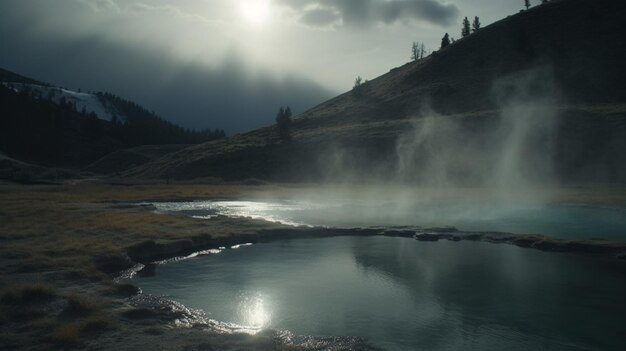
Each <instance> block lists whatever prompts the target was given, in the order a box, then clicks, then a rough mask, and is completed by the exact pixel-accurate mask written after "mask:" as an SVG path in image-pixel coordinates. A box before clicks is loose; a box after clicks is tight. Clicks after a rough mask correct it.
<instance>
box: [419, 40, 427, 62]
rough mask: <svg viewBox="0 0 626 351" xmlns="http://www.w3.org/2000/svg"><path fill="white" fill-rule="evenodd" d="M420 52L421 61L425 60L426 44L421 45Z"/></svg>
mask: <svg viewBox="0 0 626 351" xmlns="http://www.w3.org/2000/svg"><path fill="white" fill-rule="evenodd" d="M419 52H420V59H423V58H424V56H425V55H426V48H425V47H424V43H421V44H420V48H419Z"/></svg>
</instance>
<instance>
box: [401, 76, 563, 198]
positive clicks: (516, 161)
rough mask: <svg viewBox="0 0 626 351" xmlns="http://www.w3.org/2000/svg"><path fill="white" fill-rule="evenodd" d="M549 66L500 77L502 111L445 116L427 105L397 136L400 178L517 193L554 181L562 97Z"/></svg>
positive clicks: (495, 89) (498, 89) (495, 95)
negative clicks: (410, 126) (406, 129)
mask: <svg viewBox="0 0 626 351" xmlns="http://www.w3.org/2000/svg"><path fill="white" fill-rule="evenodd" d="M551 76H552V75H551V73H550V70H549V69H548V68H540V69H534V70H531V71H526V72H523V73H521V74H517V75H515V76H511V77H507V78H504V79H501V80H498V81H496V82H495V84H494V87H493V98H494V100H495V101H496V102H497V104H498V106H499V107H500V108H499V111H498V112H493V113H492V115H491V116H488V117H484V116H475V117H473V116H469V117H468V116H463V117H459V116H443V115H439V114H437V113H436V112H434V111H432V110H430V109H429V108H424V110H423V111H422V113H421V116H422V117H421V118H418V119H416V120H415V122H414V123H413V128H412V130H410V131H409V132H407V133H405V134H403V135H401V136H400V137H399V138H398V142H397V145H396V152H397V158H398V163H397V179H398V180H399V181H401V182H415V181H417V183H419V184H421V185H426V186H430V187H433V186H434V187H438V188H442V187H443V188H450V187H459V186H468V185H471V186H480V187H486V188H489V189H491V190H492V191H493V192H495V193H497V194H500V195H503V196H512V195H513V194H514V193H520V192H523V193H527V192H528V191H533V190H535V189H537V188H539V187H545V186H548V185H550V184H551V183H552V144H553V140H554V138H553V136H554V134H555V133H554V127H555V124H556V120H557V113H558V109H557V98H556V95H557V94H556V93H555V91H556V89H555V88H554V84H553V80H552V78H551Z"/></svg>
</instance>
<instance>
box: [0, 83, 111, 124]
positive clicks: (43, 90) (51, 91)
mask: <svg viewBox="0 0 626 351" xmlns="http://www.w3.org/2000/svg"><path fill="white" fill-rule="evenodd" d="M0 84H2V85H4V86H6V87H8V88H10V89H12V90H14V91H16V92H23V91H25V92H28V93H29V94H31V95H33V96H35V97H38V98H40V99H46V100H50V101H52V102H54V103H56V104H60V103H61V101H62V100H63V98H65V101H66V103H71V104H75V105H76V111H79V112H81V111H85V112H86V113H92V112H93V113H95V114H96V115H97V116H98V118H100V119H103V120H106V121H110V120H111V119H112V118H113V115H117V116H118V117H120V114H119V113H117V112H116V111H115V108H114V107H113V106H110V105H109V104H104V103H103V102H102V100H101V99H100V98H99V97H98V96H97V95H95V94H90V93H82V92H77V91H73V90H68V89H63V88H59V87H53V86H43V85H36V84H25V83H9V82H3V83H0Z"/></svg>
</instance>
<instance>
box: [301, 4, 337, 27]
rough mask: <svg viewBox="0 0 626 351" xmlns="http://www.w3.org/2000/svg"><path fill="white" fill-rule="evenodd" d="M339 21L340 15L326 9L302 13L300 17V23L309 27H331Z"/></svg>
mask: <svg viewBox="0 0 626 351" xmlns="http://www.w3.org/2000/svg"><path fill="white" fill-rule="evenodd" d="M340 21H341V16H340V14H339V13H338V12H337V11H335V10H333V9H327V8H315V9H310V10H307V11H304V14H302V16H301V17H300V22H302V23H304V24H306V25H308V26H311V27H331V26H333V25H336V24H339V23H340Z"/></svg>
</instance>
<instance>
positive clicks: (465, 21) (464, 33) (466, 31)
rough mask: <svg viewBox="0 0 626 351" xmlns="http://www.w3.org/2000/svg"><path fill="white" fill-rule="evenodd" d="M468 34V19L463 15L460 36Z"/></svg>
mask: <svg viewBox="0 0 626 351" xmlns="http://www.w3.org/2000/svg"><path fill="white" fill-rule="evenodd" d="M468 35H470V21H469V20H468V19H467V17H465V18H464V19H463V28H462V29H461V36H462V37H466V36H468Z"/></svg>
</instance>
